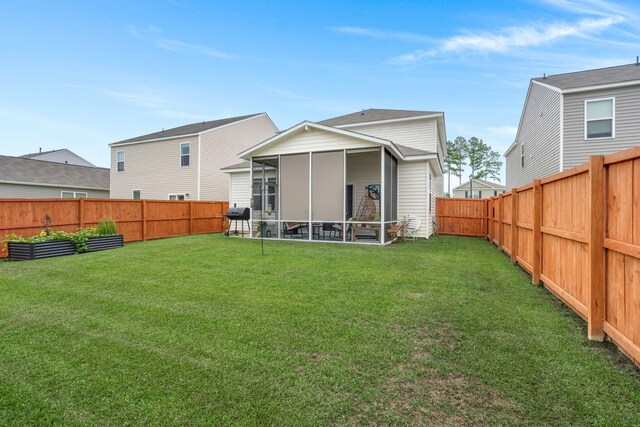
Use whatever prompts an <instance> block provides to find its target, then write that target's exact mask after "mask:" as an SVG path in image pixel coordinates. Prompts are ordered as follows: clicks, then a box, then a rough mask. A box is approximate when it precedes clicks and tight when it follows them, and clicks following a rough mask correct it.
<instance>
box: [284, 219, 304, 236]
mask: <svg viewBox="0 0 640 427" xmlns="http://www.w3.org/2000/svg"><path fill="white" fill-rule="evenodd" d="M305 228H307V224H306V223H303V222H283V223H282V235H283V236H284V237H285V238H286V237H287V236H290V237H293V236H300V238H301V239H304V229H305Z"/></svg>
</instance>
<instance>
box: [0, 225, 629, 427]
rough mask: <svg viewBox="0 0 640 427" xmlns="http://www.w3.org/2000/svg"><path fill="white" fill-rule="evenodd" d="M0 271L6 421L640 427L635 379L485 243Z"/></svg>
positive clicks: (60, 263)
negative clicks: (590, 426)
mask: <svg viewBox="0 0 640 427" xmlns="http://www.w3.org/2000/svg"><path fill="white" fill-rule="evenodd" d="M259 245H260V243H259V242H258V241H250V240H248V239H237V238H233V239H224V238H223V237H222V236H221V235H203V236H193V237H184V238H175V239H165V240H157V241H150V242H145V243H132V244H127V245H126V247H125V248H124V249H118V250H112V251H105V252H99V253H91V254H83V255H74V256H69V257H63V258H50V259H46V260H39V261H27V262H13V263H12V262H0V425H19V426H22V425H27V424H39V425H40V424H65V425H122V424H133V425H149V424H162V425H168V424H179V425H200V424H209V425H211V424H214V425H258V424H259V425H279V426H283V425H292V426H293V425H295V426H301V425H336V424H338V425H343V424H348V425H352V424H367V425H372V424H373V425H424V424H427V425H428V424H435V425H443V424H444V425H460V424H462V425H478V424H480V425H489V424H490V425H499V424H502V425H513V424H524V425H545V424H546V425H593V424H601V425H633V424H637V423H638V420H639V419H640V371H639V370H638V369H637V368H636V367H635V366H634V365H633V364H632V363H631V362H629V361H628V360H627V359H626V358H625V357H624V356H622V355H621V354H620V353H619V352H618V351H617V349H616V348H615V346H613V345H611V344H603V343H594V342H589V341H588V340H587V338H586V333H585V332H586V325H585V324H584V323H583V322H582V321H581V320H580V319H579V318H578V317H577V316H575V315H574V314H573V313H572V312H571V311H569V310H568V309H566V308H565V307H564V306H563V305H562V304H561V303H560V302H558V301H557V300H556V299H554V298H553V297H552V296H551V295H550V294H549V293H548V292H547V291H545V290H544V289H542V288H537V287H533V286H531V285H530V282H529V276H528V275H526V274H525V273H524V272H523V271H521V270H520V269H519V268H517V267H514V266H512V265H511V264H510V263H509V260H508V258H507V257H506V256H504V255H502V254H500V253H498V251H497V250H496V249H495V248H494V247H493V246H492V245H490V244H489V243H488V242H486V241H484V240H481V239H468V238H461V237H436V238H433V239H431V240H429V241H424V242H407V243H404V244H395V245H392V246H390V247H383V248H381V247H360V246H349V245H345V246H343V245H330V244H304V243H296V242H273V241H269V242H266V243H265V252H266V253H265V255H264V256H261V255H260V246H259Z"/></svg>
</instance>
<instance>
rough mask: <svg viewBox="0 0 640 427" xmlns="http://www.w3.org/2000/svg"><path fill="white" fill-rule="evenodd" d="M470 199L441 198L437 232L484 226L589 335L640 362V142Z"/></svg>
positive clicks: (477, 229) (465, 231)
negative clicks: (499, 192)
mask: <svg viewBox="0 0 640 427" xmlns="http://www.w3.org/2000/svg"><path fill="white" fill-rule="evenodd" d="M471 203H472V201H471V200H469V199H438V200H437V205H436V206H437V207H438V208H439V209H442V210H437V211H436V215H437V221H438V222H437V223H438V232H440V233H443V234H459V235H482V232H485V234H483V236H485V237H487V238H488V239H489V240H490V241H491V242H493V243H494V244H496V245H497V246H498V248H499V249H500V250H501V251H503V252H505V253H506V254H507V255H509V256H510V258H511V262H512V263H516V262H517V263H518V264H520V265H521V266H522V267H523V268H524V269H525V270H527V271H528V272H529V273H530V274H531V277H532V282H533V283H534V284H539V283H540V282H542V284H543V285H544V286H545V287H546V288H547V289H549V290H550V291H551V292H552V293H554V294H555V295H556V296H557V297H558V298H560V299H561V300H562V301H563V302H564V303H565V304H567V305H568V306H569V307H570V308H571V309H572V310H574V311H575V312H576V313H577V314H578V315H580V316H581V317H582V318H583V319H585V320H586V321H587V322H588V334H589V338H590V339H593V340H602V339H604V337H605V335H606V336H607V337H608V338H609V339H610V340H611V341H613V342H615V343H616V344H617V345H618V347H619V348H620V349H621V350H622V351H623V352H624V353H625V354H627V355H628V356H629V357H630V358H632V359H633V360H634V361H635V363H636V364H639V365H640V147H637V148H633V149H630V150H626V151H621V152H618V153H614V154H611V155H608V156H592V157H591V158H590V159H589V162H588V163H585V164H583V165H581V166H578V167H576V168H573V169H570V170H567V171H564V172H561V173H558V174H555V175H552V176H549V177H547V178H544V179H541V180H535V181H534V182H532V183H530V184H528V185H525V186H522V187H519V188H514V189H513V190H511V192H510V193H505V194H502V195H500V196H498V197H492V198H491V199H484V200H478V199H475V200H473V203H475V205H472V204H471ZM478 203H484V207H482V208H477V205H478ZM470 206H476V208H475V209H470V208H469V207H470ZM441 214H442V216H441ZM474 214H475V215H476V216H474ZM473 221H483V222H484V224H483V225H481V226H479V225H477V222H473ZM469 224H474V226H473V227H474V228H470V225H469ZM470 230H472V231H470ZM475 232H477V233H478V234H474V233H475Z"/></svg>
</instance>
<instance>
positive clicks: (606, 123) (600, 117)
mask: <svg viewBox="0 0 640 427" xmlns="http://www.w3.org/2000/svg"><path fill="white" fill-rule="evenodd" d="M614 107H615V103H614V98H609V99H597V100H593V101H585V102H584V109H585V114H584V116H585V126H584V139H597V138H612V137H613V131H614V129H613V118H614V113H613V112H614Z"/></svg>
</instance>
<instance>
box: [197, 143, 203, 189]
mask: <svg viewBox="0 0 640 427" xmlns="http://www.w3.org/2000/svg"><path fill="white" fill-rule="evenodd" d="M201 175H202V134H200V135H198V179H197V183H196V185H197V190H196V193H197V196H198V200H200V180H201V178H202V177H201Z"/></svg>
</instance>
